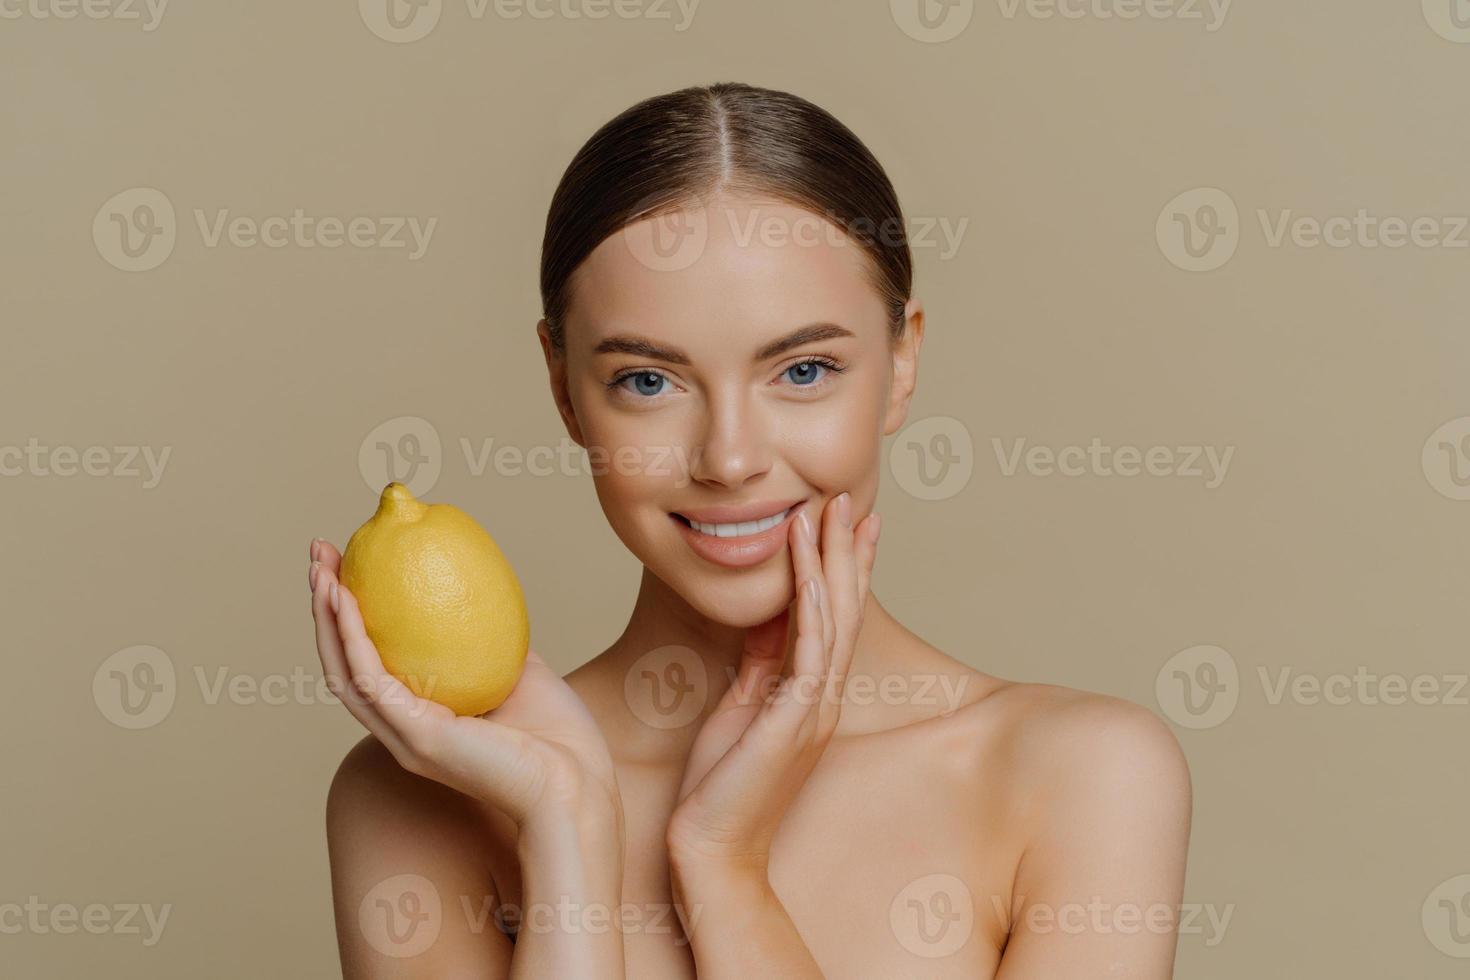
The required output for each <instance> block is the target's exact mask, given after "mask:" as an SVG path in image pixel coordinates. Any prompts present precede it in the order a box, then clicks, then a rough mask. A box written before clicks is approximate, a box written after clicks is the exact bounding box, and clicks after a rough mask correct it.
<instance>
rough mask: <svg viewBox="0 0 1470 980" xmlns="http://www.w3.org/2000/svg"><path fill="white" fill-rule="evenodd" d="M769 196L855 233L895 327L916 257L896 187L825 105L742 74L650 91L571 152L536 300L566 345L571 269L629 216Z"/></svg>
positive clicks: (549, 226) (551, 215)
mask: <svg viewBox="0 0 1470 980" xmlns="http://www.w3.org/2000/svg"><path fill="white" fill-rule="evenodd" d="M726 190H728V191H730V192H732V193H748V194H756V195H763V196H768V197H771V198H775V199H777V200H782V201H785V202H787V203H789V204H792V205H795V206H797V207H799V208H802V209H804V210H807V211H810V212H812V213H814V214H817V215H820V216H821V217H823V218H826V219H827V220H828V221H831V222H832V223H833V224H835V225H836V226H837V227H838V228H840V229H842V231H843V232H845V233H846V234H847V235H848V237H850V238H852V239H854V240H855V241H856V242H857V244H858V245H859V246H860V247H861V248H862V249H863V251H864V253H865V255H866V256H867V258H868V260H869V261H868V266H869V278H870V281H871V282H872V284H873V286H874V288H876V289H877V290H878V292H879V294H880V295H881V296H882V298H883V301H884V304H885V305H886V307H887V308H888V314H889V322H890V326H891V328H892V331H893V336H894V337H899V336H902V334H903V326H904V305H905V304H906V303H907V302H908V299H909V294H910V291H911V289H912V286H913V259H912V257H911V256H910V254H909V245H908V236H907V233H906V230H905V225H904V220H903V212H902V211H901V210H900V208H899V205H898V195H897V194H895V193H894V190H893V185H892V183H891V182H890V181H889V180H888V175H887V174H885V173H884V172H883V168H882V167H881V166H880V165H879V164H878V161H877V160H876V159H875V158H874V157H873V154H872V153H871V152H869V150H868V148H867V147H866V146H864V145H863V143H862V141H861V140H859V139H858V138H857V136H855V135H854V134H853V132H852V131H851V130H850V129H848V128H847V127H846V126H844V125H843V124H842V123H841V122H839V121H838V120H837V119H836V118H835V117H833V116H832V114H831V113H829V112H827V111H826V110H825V109H822V108H820V107H819V106H816V105H813V104H812V103H810V102H808V101H806V100H805V99H802V98H799V97H798V96H795V95H791V94H790V93H787V92H780V91H776V90H773V89H765V88H756V87H754V86H751V85H744V84H741V83H738V82H720V83H718V84H714V85H706V86H697V87H692V88H685V89H680V90H679V91H677V92H670V93H668V94H667V95H659V96H655V97H653V98H650V99H645V100H644V101H642V102H639V103H638V104H637V105H634V106H632V107H630V108H628V109H625V110H624V111H623V112H621V113H619V114H618V116H617V117H615V118H614V119H612V120H611V121H610V122H608V123H607V124H605V125H604V126H603V127H602V128H601V129H599V130H598V131H597V132H596V133H594V134H593V135H592V137H591V138H590V139H589V140H588V141H587V142H586V143H585V144H584V145H583V146H582V148H581V149H580V150H578V151H577V155H576V156H575V157H573V158H572V162H571V163H570V164H568V166H567V170H566V173H564V174H563V175H562V178H561V183H560V184H558V185H557V188H556V193H555V194H554V195H553V196H552V198H551V208H550V210H549V211H548V213H547V215H546V235H545V238H544V239H543V240H542V243H541V303H542V311H543V315H544V316H545V317H546V320H547V322H548V324H549V326H550V332H551V339H552V342H553V343H554V344H555V345H556V346H557V347H561V346H562V344H563V343H564V341H565V337H564V335H563V329H564V327H565V317H566V313H567V308H568V306H569V304H570V300H571V297H570V295H569V292H570V282H571V278H572V273H573V272H574V271H575V270H576V268H577V267H578V266H579V265H581V264H582V261H583V260H584V259H586V258H587V256H588V255H589V254H590V253H591V252H592V250H593V249H594V248H596V247H597V246H598V245H599V244H600V243H601V242H602V241H603V240H604V239H606V238H607V237H608V236H609V235H612V234H614V233H616V232H618V231H620V230H622V229H623V228H625V227H626V226H628V225H630V224H633V223H634V222H636V221H638V220H641V219H644V218H648V217H652V216H656V215H659V214H663V213H665V212H668V211H672V210H676V209H678V208H680V207H682V206H684V205H686V204H689V203H692V202H694V201H696V200H698V199H700V198H701V197H704V196H706V195H711V194H713V193H715V192H719V191H726Z"/></svg>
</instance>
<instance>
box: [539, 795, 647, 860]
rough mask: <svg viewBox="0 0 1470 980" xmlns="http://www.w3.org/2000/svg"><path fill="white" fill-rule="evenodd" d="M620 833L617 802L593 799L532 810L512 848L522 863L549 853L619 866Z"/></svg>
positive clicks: (598, 796)
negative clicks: (579, 855) (612, 860)
mask: <svg viewBox="0 0 1470 980" xmlns="http://www.w3.org/2000/svg"><path fill="white" fill-rule="evenodd" d="M623 830H624V824H623V808H622V802H621V800H615V799H609V798H607V797H604V796H601V795H593V796H590V797H588V798H585V799H582V800H580V801H571V800H564V801H559V802H557V803H554V804H548V805H544V806H541V807H538V808H537V809H535V810H532V811H531V812H530V813H529V814H527V816H526V818H525V819H524V820H522V821H521V823H520V826H519V828H518V831H519V833H518V837H517V845H516V846H517V850H518V851H519V852H520V854H521V857H522V858H523V859H524V858H526V857H530V856H535V855H536V854H537V853H540V852H547V851H550V852H561V853H564V854H570V853H582V854H586V855H589V856H590V855H596V856H599V857H603V858H606V857H608V856H612V857H615V858H616V860H617V862H618V863H619V865H621V862H622V858H623V840H624V834H623Z"/></svg>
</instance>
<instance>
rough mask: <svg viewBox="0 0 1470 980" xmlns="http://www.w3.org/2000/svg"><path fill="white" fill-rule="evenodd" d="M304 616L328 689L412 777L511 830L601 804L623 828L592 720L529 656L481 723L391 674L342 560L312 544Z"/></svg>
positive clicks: (321, 543)
mask: <svg viewBox="0 0 1470 980" xmlns="http://www.w3.org/2000/svg"><path fill="white" fill-rule="evenodd" d="M312 558H313V561H312V565H311V568H310V573H309V577H310V582H311V586H312V601H311V611H312V617H313V618H314V619H315V620H316V646H317V653H318V654H319V655H320V656H321V661H322V670H323V671H324V672H325V676H326V681H327V684H328V686H329V689H330V690H331V691H332V692H333V693H334V694H336V695H337V697H338V698H339V699H340V700H341V701H342V703H343V704H344V705H346V707H347V710H348V711H350V712H351V713H352V716H353V717H354V718H356V719H357V720H358V721H360V722H362V724H363V726H364V727H365V728H367V730H368V731H370V732H372V733H373V735H375V736H376V737H377V739H378V741H380V742H382V743H383V745H384V747H386V748H387V749H388V751H389V752H391V753H392V754H393V757H394V758H395V759H397V760H398V764H399V765H401V766H402V767H403V768H404V769H406V770H408V771H409V772H412V773H415V774H417V775H420V776H424V777H426V778H428V779H432V780H435V781H436V782H439V783H443V784H444V785H446V786H449V787H451V788H452V789H456V790H458V791H459V792H461V793H464V794H465V795H467V796H470V797H472V798H474V799H476V800H480V801H483V802H485V803H488V804H490V805H491V806H494V807H496V808H497V809H499V810H500V811H501V812H503V813H505V814H506V815H507V816H508V817H510V818H511V819H512V820H513V821H515V823H516V825H517V826H518V827H525V826H526V824H527V823H528V822H531V821H535V820H536V819H537V818H538V817H539V816H541V815H542V814H545V815H547V816H548V817H553V818H557V817H565V816H566V815H568V814H569V813H574V814H576V813H586V812H588V810H589V809H591V808H594V807H598V806H600V805H602V804H605V805H606V806H607V807H609V808H610V809H609V810H608V811H607V812H608V813H609V814H610V815H611V816H612V817H613V818H614V819H616V820H617V821H618V822H621V817H622V800H621V797H620V796H619V794H618V786H617V778H616V776H615V774H614V770H613V765H612V756H611V753H609V751H608V747H607V741H606V739H604V738H603V736H602V732H601V730H600V729H599V728H598V727H597V723H596V722H595V721H594V720H593V718H592V713H591V712H590V711H588V710H587V706H586V705H585V704H583V703H582V699H581V698H579V697H578V696H577V695H576V693H575V692H574V691H573V690H572V689H571V688H570V687H569V686H568V685H567V683H566V681H564V680H562V678H561V677H560V676H558V674H557V673H556V671H554V670H552V669H551V668H550V667H548V666H547V665H546V663H545V662H544V661H543V660H542V659H541V657H540V656H538V655H537V654H536V653H535V652H534V651H532V652H528V653H527V655H526V666H525V670H524V671H523V672H522V674H521V677H520V679H519V680H518V681H517V682H516V685H515V688H514V689H513V690H512V691H511V692H510V696H509V697H507V698H506V700H505V702H504V703H503V704H501V705H500V707H498V708H495V709H494V710H492V711H488V712H486V713H485V714H484V715H481V716H478V717H463V716H457V715H455V713H454V712H453V711H451V710H450V709H449V708H446V707H445V706H444V705H442V704H438V703H436V702H433V701H429V700H426V699H424V698H420V697H418V696H417V695H415V694H414V693H413V692H412V691H410V690H409V689H408V688H407V687H406V686H405V685H404V684H403V683H402V682H400V681H399V680H398V679H397V678H395V677H394V676H393V675H392V674H390V673H388V672H387V670H385V669H384V667H383V661H382V659H381V658H380V657H379V655H378V651H377V648H376V647H375V646H374V645H373V642H372V640H370V639H369V638H368V635H367V631H366V630H365V629H364V627H363V622H362V616H361V614H360V612H359V610H358V606H357V600H356V598H354V597H353V595H352V593H351V592H349V591H348V590H347V588H346V586H344V585H342V584H341V582H339V581H338V579H337V573H338V569H339V568H340V567H341V562H342V556H341V555H340V554H339V553H338V551H337V549H336V548H334V547H333V546H332V545H331V544H330V543H328V542H327V541H325V540H322V539H320V538H318V539H316V540H315V541H313V542H312Z"/></svg>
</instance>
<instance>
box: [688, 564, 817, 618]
mask: <svg viewBox="0 0 1470 980" xmlns="http://www.w3.org/2000/svg"><path fill="white" fill-rule="evenodd" d="M780 557H783V558H784V557H785V552H782V553H781V556H780ZM787 560H788V561H789V559H787ZM772 565H773V566H774V567H771V568H760V569H748V570H744V571H740V572H734V573H726V574H722V575H718V576H711V575H693V576H691V575H676V576H675V577H674V580H673V582H671V583H670V587H671V588H673V590H674V591H675V592H677V593H678V594H679V596H680V597H681V598H683V600H684V601H685V602H687V603H689V605H690V606H691V607H693V608H694V610H695V611H696V612H698V613H699V614H700V615H702V616H704V617H705V618H706V619H709V620H711V621H712V622H716V623H719V624H721V625H723V626H730V627H735V628H737V629H746V628H749V627H751V626H756V625H758V624H760V623H764V622H765V621H766V620H768V619H771V618H773V617H774V616H776V615H777V614H778V613H780V612H781V610H783V609H785V608H786V607H787V606H789V605H790V604H791V600H792V599H794V598H795V596H796V593H795V591H794V590H795V586H794V585H793V584H792V577H791V572H790V570H789V569H783V568H781V567H780V566H779V565H776V564H775V562H774V561H773V562H772Z"/></svg>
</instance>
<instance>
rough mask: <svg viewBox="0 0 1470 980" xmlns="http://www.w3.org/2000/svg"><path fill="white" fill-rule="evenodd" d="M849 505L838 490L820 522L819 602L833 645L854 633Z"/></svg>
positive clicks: (847, 495)
mask: <svg viewBox="0 0 1470 980" xmlns="http://www.w3.org/2000/svg"><path fill="white" fill-rule="evenodd" d="M852 507H853V503H852V494H850V493H846V492H843V493H839V494H838V495H837V496H835V497H833V498H832V499H831V500H830V501H829V502H828V504H827V514H826V519H825V520H824V521H823V522H822V573H823V575H824V576H825V578H826V585H827V595H824V596H823V597H822V599H823V603H822V604H823V606H824V607H826V608H825V609H824V612H825V613H826V614H827V617H828V622H829V623H830V624H831V625H832V632H831V633H830V637H831V641H832V646H833V647H834V648H842V647H845V646H847V645H850V644H851V643H852V640H853V638H854V637H855V636H856V635H857V624H856V617H857V566H856V565H855V564H854V562H853V554H852V531H853V529H852ZM844 515H845V519H844ZM829 660H830V658H829ZM829 669H830V668H829Z"/></svg>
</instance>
